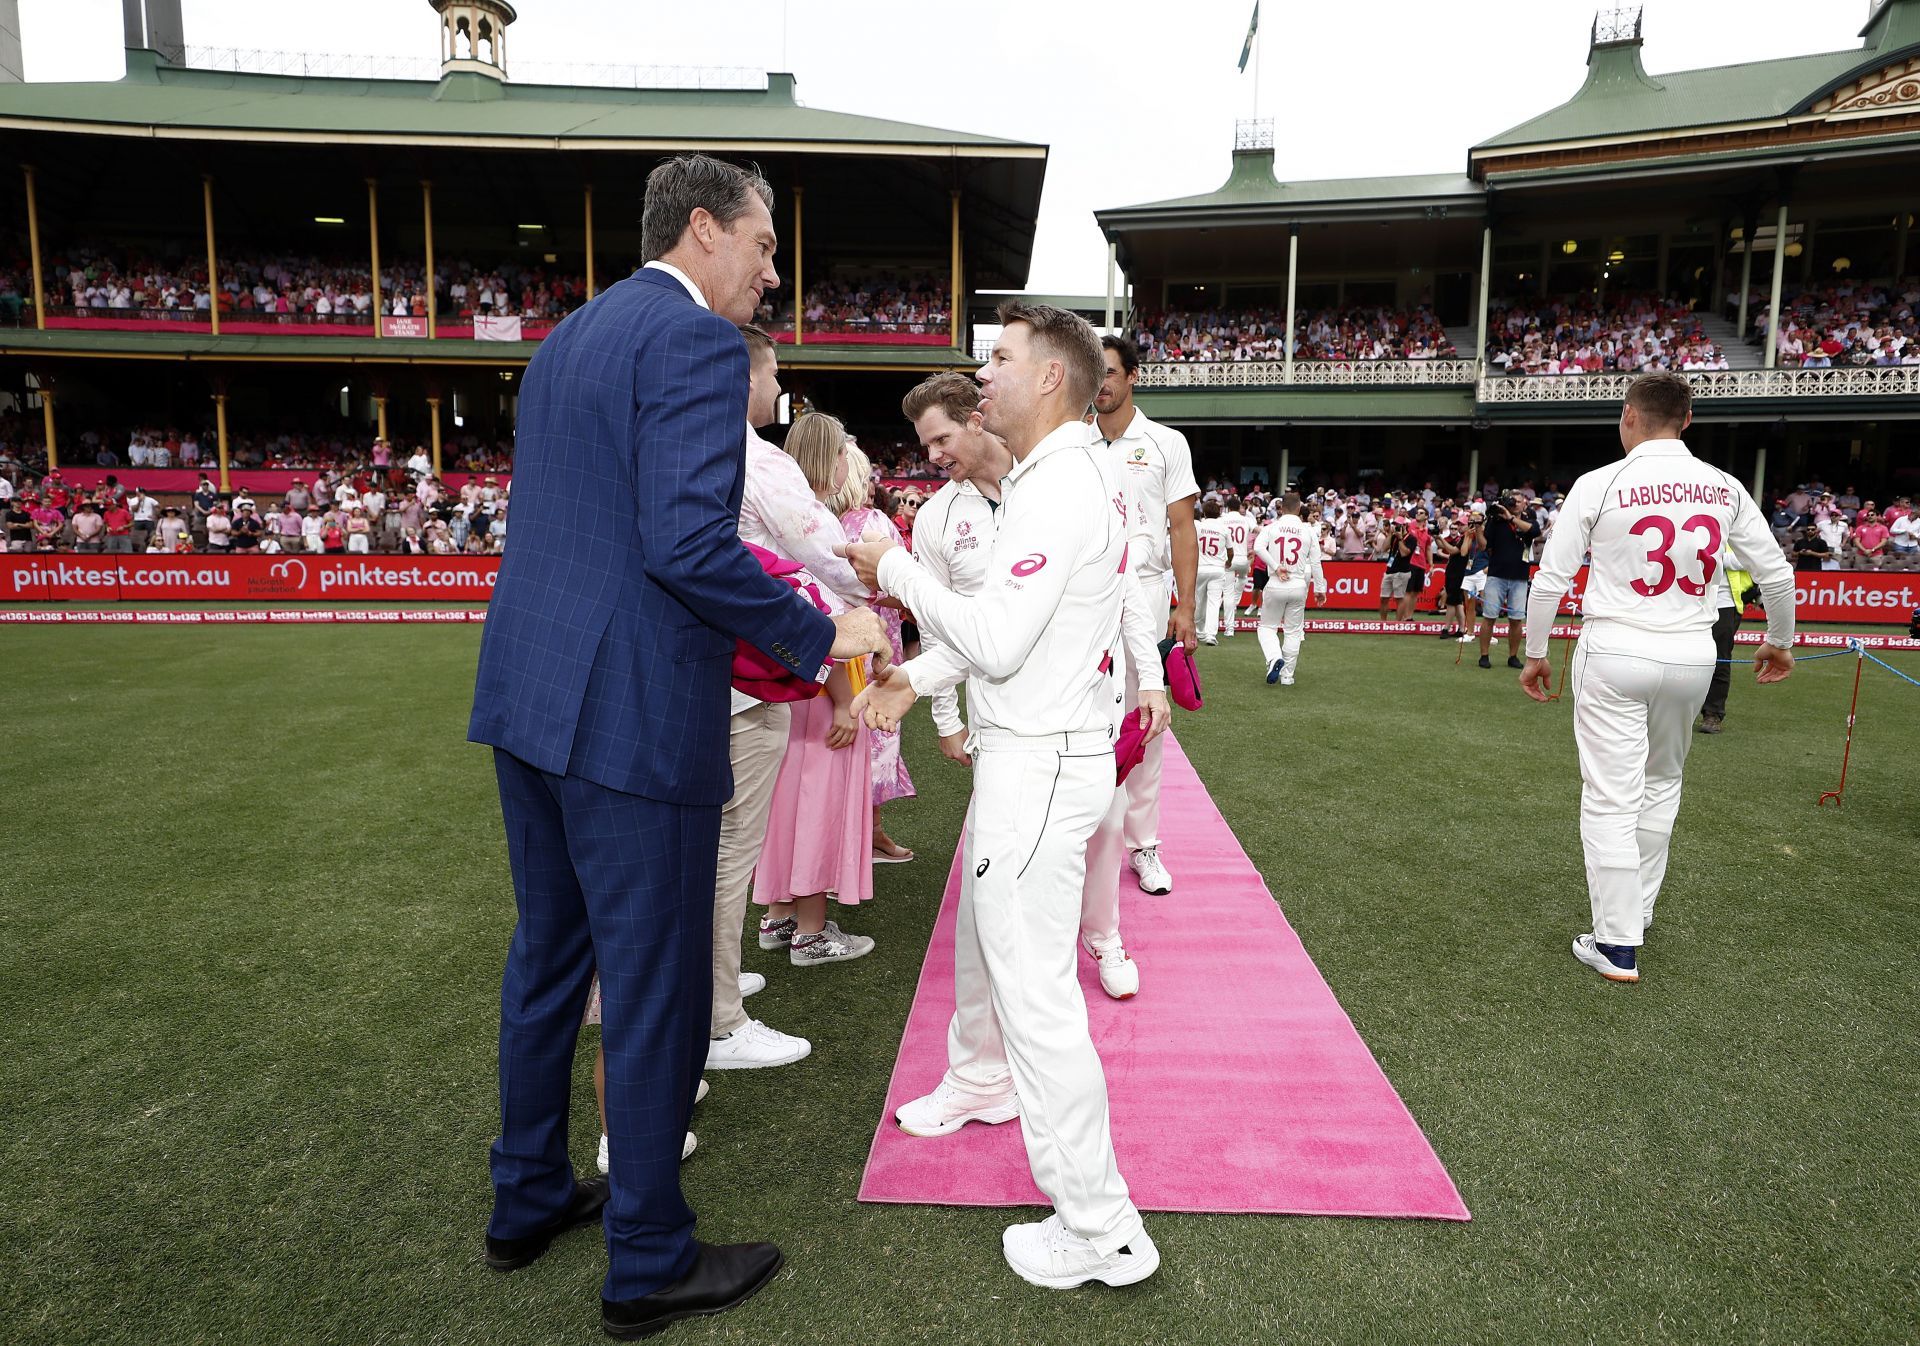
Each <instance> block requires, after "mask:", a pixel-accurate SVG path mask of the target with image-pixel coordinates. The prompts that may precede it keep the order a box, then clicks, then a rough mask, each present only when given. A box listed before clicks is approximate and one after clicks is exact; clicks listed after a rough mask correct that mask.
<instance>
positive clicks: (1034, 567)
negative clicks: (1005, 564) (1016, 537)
mask: <svg viewBox="0 0 1920 1346" xmlns="http://www.w3.org/2000/svg"><path fill="white" fill-rule="evenodd" d="M1046 564H1047V558H1046V557H1045V556H1043V555H1041V554H1040V553H1039V552H1035V553H1034V554H1033V555H1031V556H1026V557H1022V558H1021V559H1020V560H1018V561H1015V562H1014V563H1013V573H1014V575H1015V576H1016V577H1017V578H1019V579H1025V578H1026V577H1027V576H1029V575H1034V574H1038V573H1039V572H1040V571H1041V570H1042V569H1043V568H1045V566H1046Z"/></svg>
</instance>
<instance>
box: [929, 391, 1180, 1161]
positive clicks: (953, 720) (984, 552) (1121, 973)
mask: <svg viewBox="0 0 1920 1346" xmlns="http://www.w3.org/2000/svg"><path fill="white" fill-rule="evenodd" d="M979 398H980V390H979V385H977V384H976V383H974V381H973V380H972V379H970V378H967V377H966V376H965V375H963V374H953V373H948V374H935V375H933V376H932V377H931V378H929V379H927V380H925V381H924V382H923V383H921V384H919V385H918V386H917V387H915V388H914V389H913V391H912V392H909V393H908V394H907V396H906V398H905V399H904V400H903V402H902V410H903V411H905V412H906V413H907V415H908V417H909V419H911V420H912V421H913V423H914V432H915V434H916V435H918V436H919V439H920V443H921V445H922V446H923V447H924V448H925V449H926V450H927V456H928V458H929V459H930V460H931V461H932V462H933V464H934V466H936V467H939V468H941V469H942V470H944V471H946V472H947V474H948V476H949V478H950V480H949V481H948V482H947V484H946V485H944V486H942V487H941V488H940V489H939V490H938V491H936V492H934V494H933V498H932V499H930V500H928V501H927V503H926V504H925V505H923V506H922V507H921V509H920V513H919V516H918V517H917V518H916V520H915V522H914V530H913V555H914V559H915V560H916V561H918V562H919V563H920V564H921V566H922V567H924V568H925V570H926V571H927V573H928V574H930V575H932V576H933V577H934V579H936V580H937V581H939V583H940V584H941V585H942V587H944V588H947V589H950V590H952V591H953V592H954V593H956V594H960V595H962V596H964V597H971V596H972V595H974V594H977V593H979V592H980V591H981V590H982V589H984V588H985V587H986V583H987V564H988V555H989V552H990V550H991V548H992V546H993V540H994V538H995V536H996V535H997V534H998V524H999V513H1000V500H1001V497H1002V495H1003V492H1002V489H1001V482H1002V481H1003V479H1004V478H1005V477H1006V476H1007V474H1008V472H1009V471H1010V470H1011V469H1012V467H1013V465H1014V459H1013V453H1012V451H1011V450H1009V449H1008V448H1007V446H1006V443H1005V442H1004V441H1003V440H1001V439H999V438H997V437H995V436H993V435H990V434H988V433H987V432H986V430H985V429H984V428H983V427H982V424H981V418H980V413H979V411H978V404H979ZM956 416H961V417H964V421H958V420H956V419H955V417H956ZM1129 508H1131V502H1129ZM1121 634H1122V637H1123V638H1124V642H1125V645H1126V653H1127V655H1128V656H1129V657H1131V658H1133V659H1135V660H1137V661H1138V662H1139V665H1140V670H1141V678H1140V682H1141V697H1142V700H1143V701H1147V702H1155V701H1157V702H1158V708H1159V710H1160V711H1161V712H1162V713H1163V718H1164V712H1165V707H1166V702H1165V697H1164V690H1163V689H1164V688H1165V685H1166V681H1165V677H1164V674H1163V671H1162V669H1161V665H1160V652H1159V649H1158V647H1157V646H1156V644H1155V640H1156V637H1157V635H1158V632H1157V631H1156V629H1155V628H1154V626H1153V622H1152V619H1151V617H1150V616H1149V614H1148V612H1147V610H1146V607H1145V604H1144V600H1143V599H1142V597H1141V594H1140V586H1139V583H1138V581H1136V580H1135V579H1134V578H1133V576H1132V574H1131V573H1129V574H1128V576H1127V580H1126V586H1125V590H1124V592H1123V594H1122V598H1121ZM921 647H922V652H923V658H922V661H921V662H922V663H926V664H927V666H928V667H929V668H932V667H936V666H937V664H936V663H934V662H930V661H928V660H927V659H926V658H925V656H926V655H929V654H930V655H932V656H933V659H934V660H936V661H945V662H946V663H947V666H948V669H949V672H948V674H947V676H946V677H944V678H942V679H941V680H940V682H938V683H932V684H931V685H930V686H929V691H930V692H931V695H932V697H933V724H934V729H935V730H936V732H938V734H939V735H940V743H941V751H942V752H943V753H945V754H946V755H947V756H949V757H951V758H953V759H954V760H955V761H958V762H961V763H963V764H970V760H971V759H970V757H969V754H968V752H967V749H966V747H965V742H966V738H967V729H966V722H965V721H964V720H963V719H962V718H961V715H960V698H959V695H958V693H957V692H956V691H955V690H954V689H955V688H956V687H957V686H958V685H959V684H960V682H961V681H963V680H964V679H965V678H966V676H967V674H968V673H969V672H970V671H971V669H970V666H969V665H968V664H967V662H966V660H965V659H962V658H958V657H949V656H948V654H947V652H946V651H945V649H944V647H943V646H942V645H941V643H940V638H939V636H938V634H936V633H934V632H932V631H927V630H923V631H922V632H921ZM929 676H931V675H929ZM1108 679H1109V681H1110V682H1111V684H1112V696H1111V704H1110V706H1109V710H1110V714H1111V718H1112V720H1113V727H1114V732H1115V734H1116V735H1117V734H1118V732H1119V730H1120V726H1121V724H1122V723H1123V720H1124V715H1125V711H1124V709H1123V707H1124V704H1125V684H1124V680H1123V679H1122V677H1121V674H1120V668H1119V660H1118V659H1115V660H1114V666H1113V668H1112V671H1111V672H1110V673H1109V675H1108ZM1156 693H1158V694H1160V695H1159V696H1158V697H1156V695H1155V694H1156ZM1113 795H1114V797H1113V802H1112V803H1111V804H1109V806H1108V808H1107V814H1106V817H1104V818H1103V819H1101V822H1100V826H1099V828H1098V830H1096V831H1095V832H1094V834H1093V839H1092V840H1091V841H1090V842H1088V843H1087V879H1086V884H1085V887H1084V888H1083V890H1082V892H1081V898H1080V944H1081V947H1083V948H1084V949H1086V951H1087V952H1088V953H1089V954H1090V955H1092V957H1093V959H1094V961H1095V962H1096V963H1098V964H1099V968H1100V988H1101V989H1102V990H1104V991H1105V992H1106V993H1107V994H1108V995H1109V996H1112V997H1113V998H1114V999H1115V1000H1128V999H1131V998H1132V997H1133V996H1135V995H1137V994H1139V991H1140V968H1139V965H1138V964H1137V963H1135V962H1134V961H1133V958H1132V957H1131V956H1130V955H1129V954H1128V953H1127V948H1126V944H1125V943H1124V942H1123V941H1122V939H1121V937H1120V870H1121V867H1122V865H1123V864H1124V862H1125V858H1126V845H1125V842H1124V841H1123V840H1122V830H1123V825H1124V822H1125V817H1126V808H1127V796H1126V791H1125V790H1123V789H1121V788H1120V787H1118V786H1116V787H1115V789H1114V792H1113ZM978 991H979V1009H978V1013H977V1014H974V1013H970V1012H969V1011H965V1010H963V1011H962V1013H961V1015H959V1016H958V1018H959V1019H970V1020H973V1019H977V1018H982V1017H983V1018H985V1019H986V1021H987V1023H988V1024H989V1025H990V1024H991V1014H992V1011H991V1008H990V1006H988V1005H987V1001H986V987H985V986H984V985H982V986H980V987H979V988H978ZM956 1022H957V1021H956ZM952 1045H953V1047H954V1048H955V1052H956V1056H955V1059H954V1061H953V1062H952V1068H953V1077H954V1078H955V1079H956V1080H958V1081H960V1084H959V1087H961V1088H963V1089H964V1088H967V1087H968V1086H967V1083H966V1081H968V1080H977V1079H983V1078H984V1079H986V1080H988V1081H990V1082H991V1085H992V1087H991V1089H990V1090H988V1091H987V1092H988V1093H989V1094H991V1095H998V1094H1000V1093H1002V1092H1004V1087H1005V1081H1006V1063H1005V1060H1004V1059H1003V1058H1000V1057H998V1056H997V1055H996V1058H995V1062H994V1065H993V1068H991V1069H989V1070H988V1071H987V1072H986V1073H985V1074H984V1075H981V1074H980V1072H979V1071H978V1070H977V1069H975V1068H974V1067H973V1065H972V1062H973V1058H974V1055H975V1053H977V1052H979V1051H981V1050H987V1049H991V1050H993V1051H994V1052H995V1053H998V1050H999V1048H998V1034H997V1033H995V1034H993V1035H992V1037H991V1039H990V1040H988V1041H986V1042H982V1041H981V1040H980V1035H979V1034H978V1033H975V1032H972V1031H968V1032H966V1033H960V1032H956V1034H955V1037H954V1042H953V1044H952ZM976 1092H978V1090H976ZM902 1111H903V1112H905V1111H907V1109H902ZM899 1121H900V1126H901V1129H902V1130H904V1131H906V1132H908V1133H909V1134H911V1135H928V1136H939V1135H947V1134H949V1133H950V1132H953V1131H957V1130H959V1129H960V1127H961V1126H962V1125H964V1124H965V1119H964V1118H960V1119H955V1118H953V1117H950V1116H945V1115H942V1116H940V1117H938V1118H935V1119H928V1118H924V1117H914V1116H903V1117H901V1118H900V1119H899Z"/></svg>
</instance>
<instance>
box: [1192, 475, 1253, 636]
mask: <svg viewBox="0 0 1920 1346" xmlns="http://www.w3.org/2000/svg"><path fill="white" fill-rule="evenodd" d="M1240 531H1241V532H1242V533H1245V532H1246V527H1245V525H1244V524H1243V525H1242V526H1241V529H1240ZM1193 533H1194V541H1195V543H1196V544H1197V546H1198V548H1199V551H1200V568H1199V572H1198V575H1197V578H1196V579H1195V582H1194V583H1195V587H1196V588H1197V589H1198V590H1199V591H1200V617H1199V625H1198V627H1197V630H1198V631H1199V634H1200V643H1201V644H1202V645H1217V644H1219V643H1220V641H1219V634H1220V628H1221V627H1223V626H1224V627H1225V628H1226V631H1227V634H1228V635H1232V634H1233V615H1234V609H1233V604H1234V600H1235V598H1237V597H1238V594H1235V595H1234V598H1229V597H1228V596H1227V594H1228V590H1227V575H1228V574H1229V573H1230V572H1231V570H1232V561H1233V557H1234V556H1235V555H1236V553H1235V552H1234V551H1233V548H1232V546H1231V545H1230V544H1229V543H1228V541H1227V521H1226V518H1225V517H1224V516H1223V515H1222V514H1221V513H1220V506H1218V505H1217V504H1215V503H1214V502H1213V501H1211V500H1209V501H1208V502H1207V503H1206V504H1205V505H1203V506H1201V514H1200V518H1199V520H1198V521H1197V522H1196V523H1195V524H1194V525H1193Z"/></svg>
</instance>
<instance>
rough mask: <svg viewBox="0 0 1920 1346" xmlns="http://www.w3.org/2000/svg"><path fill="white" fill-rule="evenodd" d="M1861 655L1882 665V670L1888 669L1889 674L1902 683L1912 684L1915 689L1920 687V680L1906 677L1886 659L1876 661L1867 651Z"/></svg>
mask: <svg viewBox="0 0 1920 1346" xmlns="http://www.w3.org/2000/svg"><path fill="white" fill-rule="evenodd" d="M1860 653H1861V654H1863V655H1866V657H1867V658H1868V659H1873V662H1874V663H1876V664H1878V665H1880V667H1882V668H1884V669H1886V670H1887V672H1889V673H1891V674H1893V676H1894V677H1896V678H1898V679H1900V681H1902V682H1910V683H1912V684H1913V685H1914V686H1915V687H1920V678H1910V677H1908V676H1907V675H1906V674H1905V673H1902V672H1901V671H1900V670H1899V669H1897V668H1895V667H1894V666H1893V665H1892V664H1890V663H1888V662H1887V661H1886V660H1885V659H1874V658H1873V656H1872V655H1871V654H1867V652H1866V651H1865V650H1862V651H1861V652H1860Z"/></svg>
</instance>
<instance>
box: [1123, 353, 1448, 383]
mask: <svg viewBox="0 0 1920 1346" xmlns="http://www.w3.org/2000/svg"><path fill="white" fill-rule="evenodd" d="M1478 376H1479V361H1477V360H1295V361H1294V362H1293V386H1294V387H1309V388H1380V387H1389V388H1392V387H1398V388H1431V387H1435V386H1459V385H1463V384H1470V383H1472V382H1473V381H1474V380H1475V379H1476V378H1477V377H1478ZM1140 386H1141V387H1142V388H1283V387H1286V386H1287V366H1286V362H1285V361H1284V360H1220V361H1213V362H1202V361H1187V360H1156V361H1150V362H1148V363H1145V364H1142V365H1141V366H1140Z"/></svg>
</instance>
